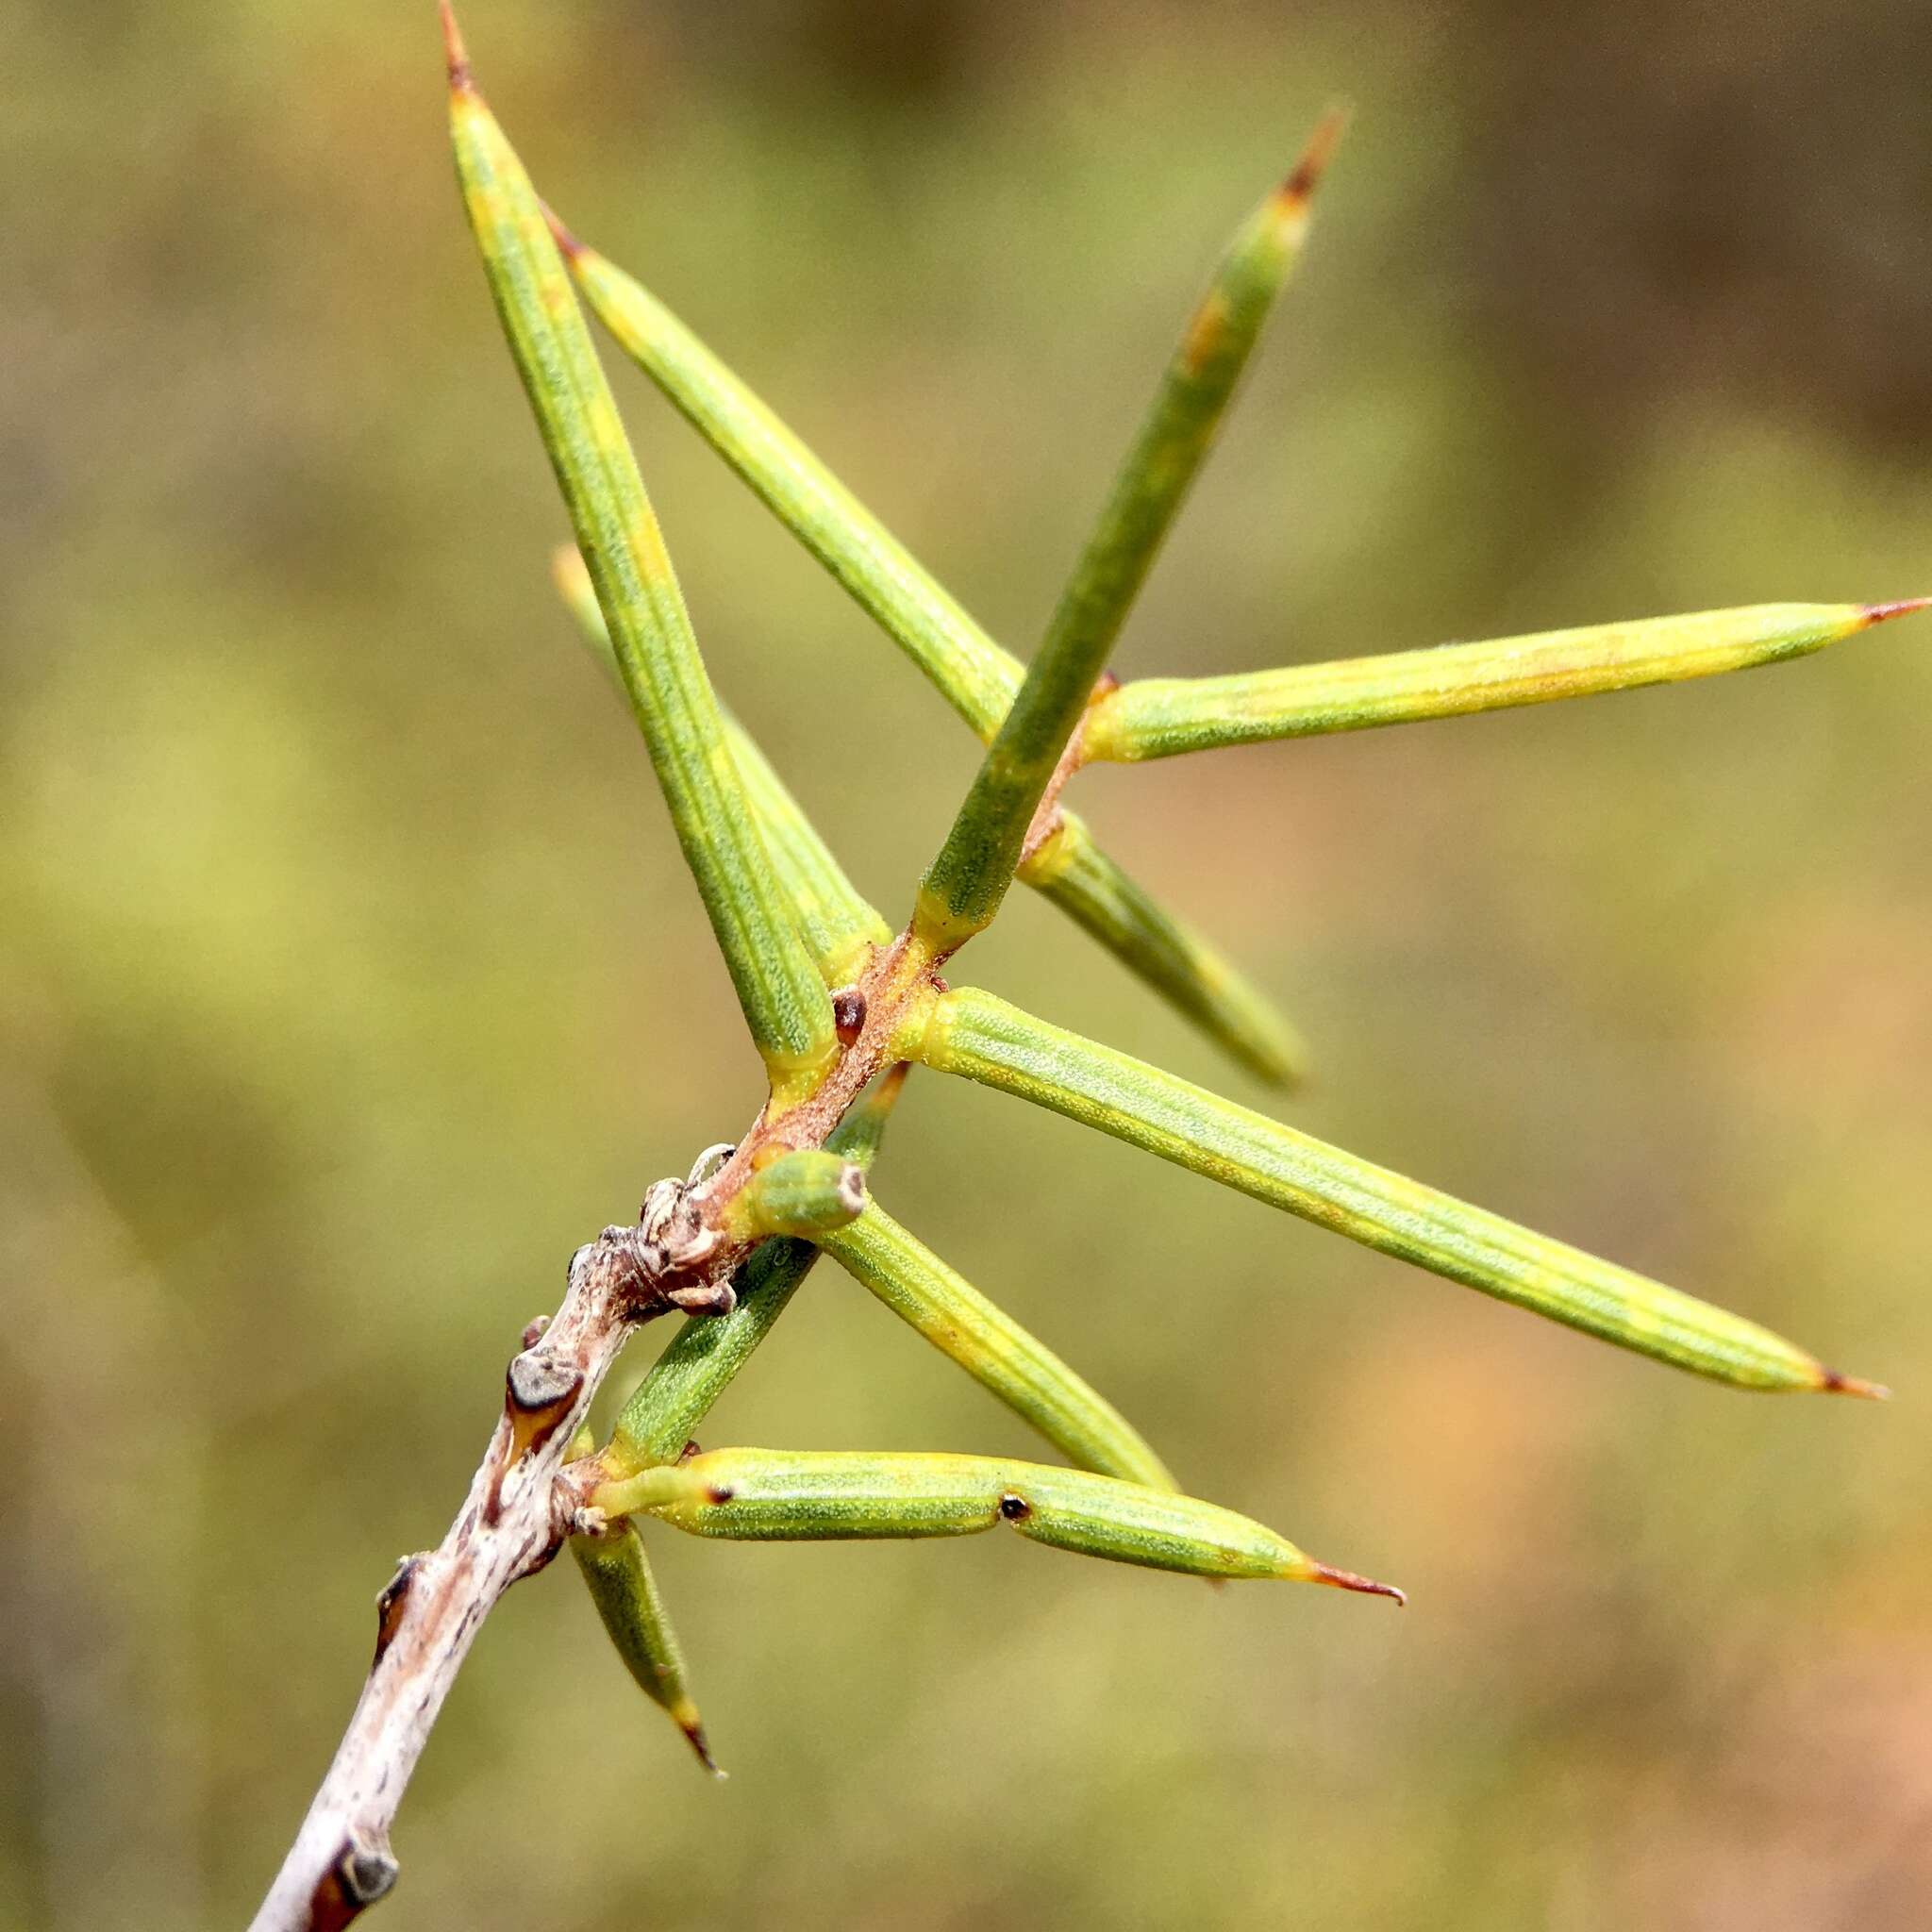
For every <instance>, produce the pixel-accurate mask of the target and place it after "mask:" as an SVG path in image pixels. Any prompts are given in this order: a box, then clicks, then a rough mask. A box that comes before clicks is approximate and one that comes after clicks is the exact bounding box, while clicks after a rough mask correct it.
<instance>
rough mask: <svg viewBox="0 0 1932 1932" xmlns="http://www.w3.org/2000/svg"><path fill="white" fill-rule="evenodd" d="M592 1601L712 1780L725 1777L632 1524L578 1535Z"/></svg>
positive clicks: (574, 1546)
mask: <svg viewBox="0 0 1932 1932" xmlns="http://www.w3.org/2000/svg"><path fill="white" fill-rule="evenodd" d="M570 1553H571V1555H572V1556H573V1557H575V1558H576V1559H577V1568H578V1569H579V1570H580V1571H581V1572H582V1573H583V1578H584V1582H585V1583H586V1584H587V1585H588V1586H589V1588H590V1591H591V1602H592V1603H594V1604H595V1605H596V1606H597V1614H598V1616H599V1617H601V1618H602V1619H603V1620H604V1628H605V1630H606V1632H607V1633H608V1636H609V1638H610V1641H611V1644H612V1646H613V1647H614V1648H615V1650H616V1652H617V1654H618V1656H619V1657H622V1658H623V1659H624V1664H625V1669H626V1670H627V1671H629V1673H630V1674H631V1675H632V1676H633V1677H635V1678H636V1679H637V1681H638V1685H639V1688H640V1689H641V1691H643V1693H644V1694H645V1696H647V1697H648V1698H650V1700H651V1701H652V1702H653V1703H654V1704H657V1705H659V1706H661V1707H663V1709H664V1711H665V1712H666V1713H667V1714H668V1715H669V1717H670V1719H671V1722H672V1723H673V1724H675V1725H676V1726H677V1728H678V1729H679V1730H680V1731H682V1732H683V1733H684V1735H685V1737H686V1739H687V1740H689V1742H690V1744H691V1749H692V1750H693V1751H694V1752H696V1753H697V1757H698V1762H699V1763H700V1764H702V1765H703V1766H704V1767H705V1769H706V1770H707V1771H708V1772H709V1773H710V1774H711V1775H712V1776H713V1777H723V1776H724V1773H723V1772H722V1771H720V1770H719V1769H718V1766H717V1763H716V1762H715V1760H714V1759H713V1758H712V1757H711V1747H710V1745H709V1743H708V1741H707V1740H706V1738H705V1725H704V1720H703V1719H702V1718H700V1717H699V1716H698V1707H697V1706H696V1705H695V1704H694V1703H692V1702H691V1691H690V1690H689V1688H688V1687H687V1685H686V1682H685V1674H684V1652H683V1650H682V1649H681V1648H680V1646H679V1644H678V1641H677V1632H676V1631H675V1630H674V1629H673V1628H672V1627H671V1619H670V1616H669V1614H668V1613H667V1612H666V1610H665V1608H664V1599H663V1596H662V1594H661V1593H660V1592H659V1591H658V1579H657V1578H656V1577H655V1576H653V1575H652V1574H651V1566H650V1563H649V1561H648V1560H647V1559H646V1557H645V1556H644V1544H643V1539H642V1538H641V1537H640V1536H639V1535H638V1533H637V1527H636V1525H635V1524H629V1523H621V1524H617V1525H616V1526H615V1527H614V1528H613V1529H611V1530H609V1531H608V1533H607V1534H605V1535H603V1536H574V1537H572V1538H571V1540H570Z"/></svg>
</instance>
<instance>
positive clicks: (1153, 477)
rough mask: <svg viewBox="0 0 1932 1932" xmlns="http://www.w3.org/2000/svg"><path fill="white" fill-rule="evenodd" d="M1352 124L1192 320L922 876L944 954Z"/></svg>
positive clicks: (1257, 220)
mask: <svg viewBox="0 0 1932 1932" xmlns="http://www.w3.org/2000/svg"><path fill="white" fill-rule="evenodd" d="M1340 134H1341V118H1340V116H1338V115H1332V114H1331V115H1330V116H1329V117H1328V118H1327V119H1326V120H1324V122H1323V124H1322V125H1321V127H1320V128H1318V129H1317V131H1316V134H1315V137H1314V139H1313V141H1311V142H1310V143H1309V145H1308V149H1307V153H1306V154H1305V155H1304V156H1303V158H1302V160H1301V162H1300V164H1299V165H1298V166H1297V167H1296V169H1295V171H1294V173H1293V174H1292V175H1290V176H1289V178H1288V179H1287V180H1286V181H1285V182H1283V183H1282V185H1281V186H1280V187H1279V188H1278V189H1276V190H1275V191H1274V192H1273V193H1271V194H1270V195H1269V196H1268V197H1267V198H1266V199H1265V200H1264V201H1263V202H1262V203H1261V205H1260V207H1259V208H1257V209H1256V210H1255V212H1254V213H1253V214H1252V215H1251V216H1249V218H1248V220H1247V221H1246V222H1245V223H1243V224H1242V225H1241V229H1240V230H1239V232H1238V233H1237V234H1236V236H1235V238H1234V240H1233V242H1231V243H1230V244H1229V246H1228V249H1227V252H1226V253H1225V254H1224V256H1223V258H1222V259H1221V263H1220V266H1219V267H1218V268H1217V269H1216V270H1215V273H1214V277H1213V280H1212V281H1211V282H1210V283H1209V285H1208V291H1207V293H1206V294H1205V295H1204V296H1203V297H1202V299H1201V302H1200V304H1199V305H1198V307H1197V308H1195V310H1194V313H1193V315H1192V316H1191V318H1190V320H1189V323H1188V326H1187V328H1186V330H1185V331H1184V333H1183V334H1182V337H1181V340H1180V342H1179V345H1178V346H1177V347H1176V348H1175V350H1174V355H1173V357H1172V358H1171V359H1170V360H1169V362H1168V365H1167V369H1166V372H1165V374H1164V375H1163V376H1162V378H1161V382H1160V386H1159V388H1158V391H1156V394H1155V398H1154V404H1153V407H1152V408H1151V409H1150V410H1149V411H1148V414H1147V418H1146V420H1145V422H1144V423H1143V424H1142V425H1141V433H1140V435H1139V436H1138V437H1137V438H1136V440H1135V441H1134V444H1133V447H1132V448H1131V449H1130V450H1129V451H1128V452H1127V457H1126V460H1125V461H1124V463H1123V464H1122V466H1121V470H1120V474H1119V475H1118V476H1117V477H1116V478H1115V480H1114V486H1113V491H1112V493H1111V495H1110V496H1109V497H1108V501H1107V505H1106V507H1105V508H1103V509H1102V511H1101V513H1100V521H1099V523H1098V524H1097V525H1095V526H1094V529H1093V533H1092V535H1091V537H1089V538H1088V540H1087V546H1086V548H1085V550H1084V551H1083V552H1082V553H1081V557H1080V560H1079V562H1078V564H1077V565H1075V567H1074V575H1073V577H1072V579H1071V580H1070V582H1069V583H1068V585H1067V588H1066V590H1065V591H1063V592H1062V593H1061V596H1060V600H1059V604H1058V607H1057V608H1056V609H1055V611H1054V614H1053V619H1052V622H1051V623H1049V624H1048V625H1047V628H1046V635H1045V637H1044V638H1043V639H1042V640H1041V645H1040V649H1039V650H1038V651H1037V652H1036V653H1035V654H1034V658H1033V661H1032V663H1031V664H1030V665H1028V667H1027V670H1026V681H1025V683H1024V684H1023V685H1022V686H1021V687H1020V694H1019V696H1018V697H1017V698H1015V699H1014V700H1013V708H1012V709H1011V710H1010V711H1008V714H1007V716H1006V719H1005V721H1004V722H1003V723H1002V724H1001V725H1000V728H999V734H998V736H997V737H996V738H995V739H994V740H993V741H992V744H991V747H990V748H989V750H988V752H987V755H986V759H985V762H984V763H983V764H982V765H981V766H980V768H979V774H978V775H977V777H975V778H974V782H973V788H972V790H971V791H969V792H968V794H967V796H966V800H965V802H964V804H962V805H961V806H960V808H959V812H958V817H957V818H956V819H955V820H954V822H953V827H952V830H951V831H950V832H949V833H948V834H947V837H946V842H945V844H944V845H943V846H942V847H941V851H940V854H939V856H938V858H935V859H934V860H933V862H932V865H931V867H930V868H929V869H928V871H927V873H926V875H925V878H924V882H923V883H922V884H921V886H920V889H919V899H918V904H917V909H916V910H915V912H914V915H913V926H914V930H915V931H916V932H918V933H919V934H920V935H921V936H922V937H923V938H924V939H925V941H927V943H928V944H929V945H931V946H932V948H933V950H934V951H935V952H938V953H941V954H943V953H945V952H948V951H950V950H952V949H953V948H954V947H956V946H958V944H960V943H961V942H962V941H964V940H966V939H968V938H970V937H971V936H972V935H973V934H974V933H975V932H978V931H979V930H981V928H983V927H984V926H985V925H986V924H988V922H989V921H990V920H991V918H992V916H993V914H994V913H995V912H997V911H998V909H999V906H1000V902H1001V900H1002V899H1003V898H1004V897H1005V896H1006V891H1007V887H1008V883H1009V882H1010V881H1011V879H1012V876H1013V871H1014V868H1015V867H1016V866H1017V865H1018V864H1019V862H1020V857H1021V851H1022V848H1023V846H1024V843H1025V840H1026V834H1027V827H1028V826H1029V825H1030V824H1032V822H1033V816H1034V812H1035V811H1036V809H1037V808H1039V806H1040V802H1041V799H1042V798H1043V797H1044V796H1045V795H1046V792H1047V786H1048V783H1049V781H1050V780H1051V779H1052V778H1053V776H1054V774H1055V771H1056V769H1057V768H1058V766H1059V765H1060V762H1061V759H1062V757H1063V755H1064V754H1065V753H1066V752H1067V749H1068V741H1069V740H1070V739H1072V738H1073V736H1074V731H1075V729H1076V727H1077V726H1078V725H1079V723H1080V719H1081V713H1082V712H1083V711H1084V710H1085V709H1086V708H1087V706H1088V704H1089V702H1090V701H1091V698H1092V696H1093V688H1094V684H1095V681H1096V680H1097V679H1098V678H1099V676H1100V674H1101V673H1102V672H1103V671H1104V670H1105V669H1106V668H1107V660H1108V657H1109V656H1111V654H1112V651H1113V644H1114V640H1115V638H1116V637H1118V636H1119V634H1120V628H1121V625H1122V624H1123V623H1124V621H1125V619H1126V614H1127V611H1128V609H1129V608H1131V606H1132V604H1133V601H1134V598H1135V596H1136V594H1137V593H1138V592H1139V591H1140V589H1141V584H1142V582H1143V581H1144V580H1145V578H1146V575H1147V573H1148V571H1149V570H1150V569H1151V568H1152V566H1153V563H1154V558H1155V557H1156V555H1157V553H1158V551H1159V548H1160V545H1161V541H1162V540H1163V539H1164V538H1165V537H1166V535H1167V532H1168V530H1169V528H1170V526H1171V525H1173V522H1174V513H1175V512H1176V511H1177V510H1178V509H1179V508H1180V506H1181V501H1182V499H1183V498H1184V497H1185V496H1186V495H1187V492H1188V489H1189V486H1190V485H1191V483H1192V482H1193V480H1194V476H1195V474H1196V472H1197V471H1198V470H1199V469H1200V466H1201V462H1202V460H1203V458H1205V457H1206V456H1207V454H1208V448H1209V447H1210V445H1211V444H1212V442H1213V441H1214V433H1215V431H1216V429H1217V428H1218V427H1219V426H1220V423H1221V417H1222V413H1223V411H1224V409H1225V408H1226V407H1227V402H1228V398H1229V397H1230V396H1231V395H1232V394H1233V393H1234V388H1235V384H1236V382H1237V381H1238V380H1239V379H1240V376H1241V371H1242V370H1243V369H1244V368H1245V367H1246V366H1247V360H1248V356H1249V354H1250V352H1251V351H1252V350H1253V348H1254V346H1255V342H1256V341H1257V338H1258V337H1259V335H1260V331H1261V325H1262V324H1263V323H1264V322H1265V321H1266V320H1267V318H1268V311H1269V309H1270V308H1272V307H1273V305H1274V298H1275V296H1276V295H1277V294H1278V293H1279V292H1280V291H1281V288H1282V285H1283V283H1284V282H1285V281H1286V280H1287V278H1288V274H1289V270H1290V269H1291V266H1292V265H1293V263H1294V260H1295V258H1296V256H1297V255H1298V254H1299V252H1300V247H1301V242H1302V239H1303V237H1304V236H1305V235H1306V233H1307V223H1308V204H1309V200H1310V198H1311V196H1312V195H1313V192H1314V189H1315V184H1316V183H1317V182H1318V181H1319V180H1320V178H1321V174H1322V169H1323V167H1324V164H1325V162H1326V160H1327V158H1328V155H1329V152H1330V151H1331V149H1332V148H1333V146H1334V144H1335V142H1336V140H1337V138H1338V137H1339V136H1340Z"/></svg>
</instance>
